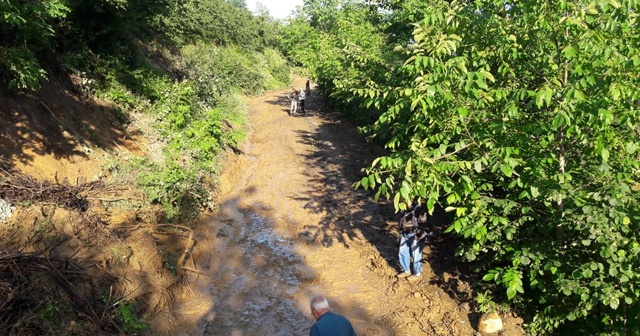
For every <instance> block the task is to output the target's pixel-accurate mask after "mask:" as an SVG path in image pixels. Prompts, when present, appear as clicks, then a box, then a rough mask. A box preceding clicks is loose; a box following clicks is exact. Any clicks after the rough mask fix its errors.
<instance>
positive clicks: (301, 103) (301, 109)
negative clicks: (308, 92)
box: [300, 99, 306, 113]
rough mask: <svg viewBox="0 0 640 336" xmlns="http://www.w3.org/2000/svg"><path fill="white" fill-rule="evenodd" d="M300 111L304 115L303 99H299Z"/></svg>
mask: <svg viewBox="0 0 640 336" xmlns="http://www.w3.org/2000/svg"><path fill="white" fill-rule="evenodd" d="M300 111H302V113H306V112H305V111H304V99H300Z"/></svg>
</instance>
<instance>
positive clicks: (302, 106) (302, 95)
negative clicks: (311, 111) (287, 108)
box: [298, 89, 307, 114]
mask: <svg viewBox="0 0 640 336" xmlns="http://www.w3.org/2000/svg"><path fill="white" fill-rule="evenodd" d="M298 97H299V99H300V111H301V113H302V114H306V112H305V110H304V99H305V98H307V93H306V92H304V89H300V93H299V94H298Z"/></svg>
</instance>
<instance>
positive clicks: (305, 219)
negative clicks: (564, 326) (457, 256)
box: [150, 80, 523, 336]
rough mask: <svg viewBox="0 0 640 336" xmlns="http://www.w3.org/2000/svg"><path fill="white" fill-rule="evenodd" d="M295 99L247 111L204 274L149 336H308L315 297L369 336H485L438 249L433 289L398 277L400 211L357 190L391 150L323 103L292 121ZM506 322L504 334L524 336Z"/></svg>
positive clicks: (431, 253)
mask: <svg viewBox="0 0 640 336" xmlns="http://www.w3.org/2000/svg"><path fill="white" fill-rule="evenodd" d="M303 83H304V82H303V81H301V80H298V81H297V83H296V84H297V87H301V86H303ZM285 95H286V90H281V91H277V92H271V93H268V94H266V95H264V96H261V97H256V98H251V99H250V100H249V101H248V104H249V110H250V121H251V125H252V133H251V135H250V137H249V140H248V141H247V142H246V144H245V146H244V147H243V148H242V151H243V153H242V154H241V155H237V156H233V157H230V158H229V159H228V160H227V163H226V166H225V169H224V170H223V174H222V176H221V177H220V183H221V198H220V204H221V205H220V209H219V211H218V212H217V213H216V214H215V215H214V216H212V217H211V218H209V219H208V220H207V221H206V222H207V224H206V225H202V226H201V227H200V228H199V229H198V231H197V233H196V238H197V240H198V244H197V246H196V248H195V249H194V252H193V260H195V262H196V264H195V267H196V268H197V269H198V270H199V271H200V272H201V273H200V274H199V275H198V276H197V280H196V281H195V283H194V284H193V285H192V286H191V291H185V292H184V293H183V294H182V295H179V297H177V298H176V302H177V308H176V310H175V311H174V312H173V313H171V314H168V313H167V314H165V315H163V316H160V317H158V318H156V319H155V320H154V321H153V322H152V323H151V326H152V328H151V330H150V334H154V335H158V334H167V335H233V336H248V335H308V333H309V328H310V326H311V324H312V323H313V319H312V317H311V314H310V312H309V308H308V302H309V299H310V297H311V296H312V295H314V294H322V295H325V296H326V297H327V298H328V299H329V302H330V304H331V305H332V308H333V310H334V312H337V313H340V314H343V315H345V316H346V317H347V318H349V319H350V320H351V322H352V323H353V325H354V327H355V329H356V331H357V333H358V335H474V334H477V332H476V331H475V330H474V328H473V327H475V323H477V321H476V319H477V314H475V313H474V312H472V311H471V308H470V307H471V306H472V300H471V297H472V293H471V291H470V289H469V288H470V287H469V285H468V284H467V283H466V282H465V281H463V280H461V278H462V276H461V275H459V274H456V272H455V271H454V270H453V269H452V268H451V267H448V266H447V265H439V266H437V267H436V266H433V265H436V264H448V262H443V261H439V260H435V258H436V257H438V256H439V255H441V254H438V253H437V252H438V250H439V248H438V246H437V241H436V240H435V239H434V241H433V242H431V244H430V245H431V246H428V247H427V248H425V259H426V261H427V263H425V265H424V268H425V270H424V273H423V274H424V278H423V279H422V280H420V281H419V282H417V283H409V282H407V281H406V280H401V281H398V280H397V279H396V278H395V275H396V273H397V270H398V263H397V261H396V260H397V258H396V255H397V249H396V242H397V233H396V232H395V225H396V222H395V217H396V216H395V215H394V214H393V211H392V206H390V205H389V204H375V203H374V202H373V200H372V197H370V195H369V194H368V193H367V192H364V191H362V190H354V189H353V188H352V186H351V184H352V182H353V181H356V180H357V179H358V177H359V176H360V172H359V171H360V168H362V167H365V166H367V165H368V164H369V162H371V160H372V159H373V158H375V157H376V156H377V155H380V154H381V153H382V151H381V149H380V148H376V147H375V146H373V145H371V144H367V143H366V142H365V141H364V140H363V138H362V136H361V135H359V134H358V133H357V132H356V130H355V127H354V126H353V125H351V124H349V123H347V122H345V121H343V120H341V119H340V118H339V117H338V116H337V115H336V114H334V113H332V112H330V111H328V110H327V109H326V108H325V107H324V106H323V105H322V102H321V101H320V98H319V97H316V96H314V95H313V94H312V95H311V97H309V98H308V99H307V115H306V116H293V117H290V116H288V114H287V110H288V107H289V106H288V101H287V99H286V96H285ZM437 236H438V234H436V237H437ZM443 250H445V251H447V252H451V251H450V249H449V248H446V249H443ZM432 266H433V267H432ZM503 318H504V319H505V324H506V327H505V330H503V331H502V333H501V334H502V335H523V333H522V332H521V331H520V328H519V327H518V326H517V325H515V322H514V321H515V319H514V318H512V317H504V316H503ZM472 323H473V324H474V325H473V327H472Z"/></svg>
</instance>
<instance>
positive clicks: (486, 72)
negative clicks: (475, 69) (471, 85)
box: [480, 70, 496, 82]
mask: <svg viewBox="0 0 640 336" xmlns="http://www.w3.org/2000/svg"><path fill="white" fill-rule="evenodd" d="M480 73H481V74H482V75H483V76H484V77H486V78H487V79H489V80H490V81H492V82H495V81H496V79H495V78H493V75H492V74H491V73H490V72H489V71H485V70H480Z"/></svg>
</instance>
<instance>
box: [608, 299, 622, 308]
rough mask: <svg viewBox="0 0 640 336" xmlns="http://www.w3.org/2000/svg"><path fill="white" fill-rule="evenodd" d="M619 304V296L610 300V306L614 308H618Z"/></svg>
mask: <svg viewBox="0 0 640 336" xmlns="http://www.w3.org/2000/svg"><path fill="white" fill-rule="evenodd" d="M619 305H620V299H618V298H617V297H614V298H611V301H609V306H610V307H611V308H612V309H618V306H619Z"/></svg>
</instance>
